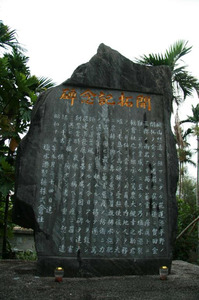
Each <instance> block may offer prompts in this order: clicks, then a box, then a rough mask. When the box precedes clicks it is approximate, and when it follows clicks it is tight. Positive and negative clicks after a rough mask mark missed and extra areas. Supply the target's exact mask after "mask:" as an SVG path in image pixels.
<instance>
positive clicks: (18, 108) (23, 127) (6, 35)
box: [0, 22, 53, 258]
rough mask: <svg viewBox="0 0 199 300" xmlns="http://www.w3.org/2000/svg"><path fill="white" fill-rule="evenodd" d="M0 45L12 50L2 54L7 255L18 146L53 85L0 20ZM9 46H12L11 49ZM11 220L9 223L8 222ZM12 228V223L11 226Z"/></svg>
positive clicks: (0, 180) (0, 172)
mask: <svg viewBox="0 0 199 300" xmlns="http://www.w3.org/2000/svg"><path fill="white" fill-rule="evenodd" d="M0 47H2V48H4V49H7V47H11V48H12V51H9V52H6V53H4V54H3V55H2V56H1V57H0V233H1V234H2V235H3V250H2V252H3V254H2V256H3V257H5V258H6V257H7V244H8V243H7V230H8V228H9V226H10V225H9V224H11V223H9V221H10V220H11V219H10V215H11V210H12V195H13V191H14V182H15V157H16V149H17V146H18V144H19V142H20V140H21V138H22V136H23V134H24V133H25V132H26V131H27V129H28V127H29V124H30V118H31V110H32V107H33V105H34V103H35V102H36V99H37V96H38V94H39V93H40V92H42V91H44V90H46V89H47V88H50V87H51V86H53V83H52V81H51V80H49V79H47V78H43V77H42V78H37V77H36V76H32V75H31V73H30V69H29V67H28V66H27V63H28V57H26V56H25V55H24V53H23V51H22V49H21V48H20V46H19V44H18V42H17V40H16V38H15V31H14V30H10V29H9V27H7V26H5V25H4V24H3V23H2V22H1V23H0ZM9 50H10V49H9ZM8 223H9V224H8ZM10 228H12V225H11V226H10Z"/></svg>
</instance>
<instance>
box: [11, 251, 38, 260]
mask: <svg viewBox="0 0 199 300" xmlns="http://www.w3.org/2000/svg"><path fill="white" fill-rule="evenodd" d="M15 258H16V259H22V260H31V261H35V260H37V254H36V252H34V251H32V250H26V251H19V252H16V253H15Z"/></svg>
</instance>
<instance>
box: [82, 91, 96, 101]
mask: <svg viewBox="0 0 199 300" xmlns="http://www.w3.org/2000/svg"><path fill="white" fill-rule="evenodd" d="M80 96H81V97H82V101H81V103H86V104H93V103H94V97H95V96H96V94H94V93H93V92H91V90H86V91H85V92H83V93H81V94H80Z"/></svg>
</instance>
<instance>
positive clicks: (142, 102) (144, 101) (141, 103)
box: [136, 95, 151, 111]
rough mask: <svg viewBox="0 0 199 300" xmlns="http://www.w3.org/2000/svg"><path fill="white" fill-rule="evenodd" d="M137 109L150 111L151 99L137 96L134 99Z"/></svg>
mask: <svg viewBox="0 0 199 300" xmlns="http://www.w3.org/2000/svg"><path fill="white" fill-rule="evenodd" d="M136 104H137V108H139V107H141V108H144V109H145V108H146V107H148V110H149V111H150V110H151V98H150V97H149V96H143V95H138V96H137V99H136Z"/></svg>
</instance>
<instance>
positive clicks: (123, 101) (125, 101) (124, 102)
mask: <svg viewBox="0 0 199 300" xmlns="http://www.w3.org/2000/svg"><path fill="white" fill-rule="evenodd" d="M130 99H133V97H132V96H130V97H125V96H124V93H121V96H120V97H119V100H120V102H118V105H121V106H125V105H126V106H127V107H132V106H133V102H132V101H129V100H130Z"/></svg>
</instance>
